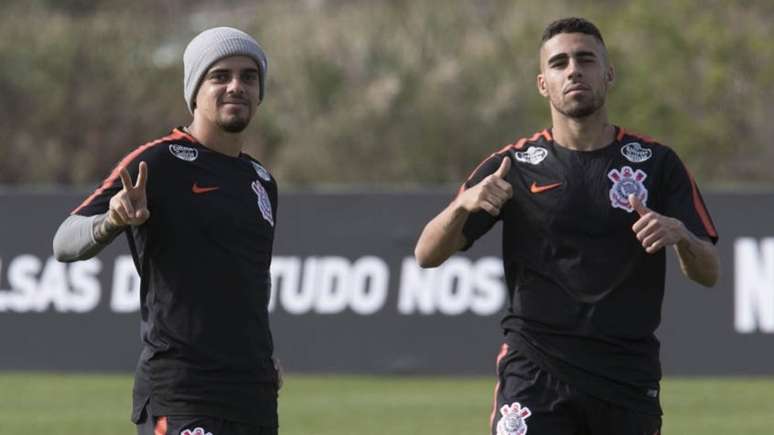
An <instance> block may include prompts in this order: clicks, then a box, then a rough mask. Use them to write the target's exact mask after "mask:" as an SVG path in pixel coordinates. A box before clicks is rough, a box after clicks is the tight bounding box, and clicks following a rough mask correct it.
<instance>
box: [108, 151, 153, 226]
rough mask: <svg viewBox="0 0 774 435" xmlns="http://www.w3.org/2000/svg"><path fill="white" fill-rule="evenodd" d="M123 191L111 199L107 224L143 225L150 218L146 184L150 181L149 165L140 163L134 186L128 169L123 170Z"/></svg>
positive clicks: (121, 173)
mask: <svg viewBox="0 0 774 435" xmlns="http://www.w3.org/2000/svg"><path fill="white" fill-rule="evenodd" d="M120 175H121V183H122V184H123V189H121V190H120V191H119V192H118V193H116V194H115V195H113V197H112V198H110V209H109V210H108V213H107V218H106V223H107V224H108V225H111V226H114V227H125V226H127V225H142V224H143V223H145V221H147V220H148V218H149V217H150V212H149V211H148V201H147V197H146V196H145V183H146V182H147V181H148V165H147V164H146V163H145V162H140V173H139V175H138V176H137V182H136V183H134V185H132V177H131V176H130V175H129V171H127V170H126V168H121V172H120Z"/></svg>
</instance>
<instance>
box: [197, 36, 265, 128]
mask: <svg viewBox="0 0 774 435" xmlns="http://www.w3.org/2000/svg"><path fill="white" fill-rule="evenodd" d="M229 56H247V57H251V58H252V59H253V60H255V63H256V64H257V65H258V72H259V74H260V83H259V86H260V99H261V100H263V95H264V87H265V85H266V70H267V69H268V67H269V66H268V61H267V60H266V54H265V53H264V52H263V49H262V48H261V46H260V45H258V43H257V42H256V41H255V39H253V37H252V36H250V35H248V34H247V33H245V32H243V31H241V30H237V29H234V28H232V27H215V28H212V29H208V30H205V31H204V32H202V33H200V34H199V35H197V36H196V37H195V38H194V39H193V40H191V42H190V43H189V44H188V47H186V48H185V53H183V69H184V70H185V73H184V77H183V89H184V93H185V102H186V104H187V105H188V110H189V111H190V112H191V113H193V111H194V104H195V103H196V92H197V91H198V90H199V85H201V83H202V77H203V76H204V74H205V73H206V72H207V70H208V69H209V68H210V67H211V66H212V64H213V63H215V62H217V61H219V60H220V59H223V58H224V57H229Z"/></svg>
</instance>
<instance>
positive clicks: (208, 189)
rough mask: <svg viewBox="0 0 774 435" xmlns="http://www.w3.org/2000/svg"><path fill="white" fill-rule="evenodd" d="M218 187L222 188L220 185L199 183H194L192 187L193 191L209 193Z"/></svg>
mask: <svg viewBox="0 0 774 435" xmlns="http://www.w3.org/2000/svg"><path fill="white" fill-rule="evenodd" d="M218 189H220V187H218V186H213V187H200V186H199V185H197V184H196V183H194V184H193V186H192V187H191V192H193V193H207V192H212V191H213V190H218Z"/></svg>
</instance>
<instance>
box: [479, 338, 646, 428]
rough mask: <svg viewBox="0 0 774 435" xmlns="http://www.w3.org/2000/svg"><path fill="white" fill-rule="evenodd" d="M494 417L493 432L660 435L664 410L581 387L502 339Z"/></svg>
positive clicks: (493, 410)
mask: <svg viewBox="0 0 774 435" xmlns="http://www.w3.org/2000/svg"><path fill="white" fill-rule="evenodd" d="M497 380H498V382H497V386H496V387H495V398H494V406H493V409H492V415H491V417H490V428H491V433H492V435H527V434H529V435H659V434H660V433H661V416H658V415H648V414H643V413H638V412H636V411H634V410H630V409H626V408H623V407H620V406H616V405H615V404H613V403H610V402H607V401H604V400H600V399H597V398H596V397H592V396H589V395H588V394H585V393H583V392H580V391H578V390H577V389H575V388H573V387H572V386H570V385H567V384H566V383H564V382H562V381H560V380H559V379H557V378H556V377H555V376H553V375H552V374H551V373H548V372H546V371H545V370H542V369H541V368H540V367H538V366H536V365H535V364H534V363H532V361H530V360H528V359H527V358H526V357H525V356H524V355H523V353H521V352H519V351H518V350H517V349H514V348H512V347H510V346H509V345H508V344H503V346H502V348H501V351H500V354H499V355H498V357H497Z"/></svg>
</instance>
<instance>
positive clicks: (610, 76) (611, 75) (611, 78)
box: [607, 65, 615, 86]
mask: <svg viewBox="0 0 774 435" xmlns="http://www.w3.org/2000/svg"><path fill="white" fill-rule="evenodd" d="M607 83H608V85H611V86H612V85H613V83H615V68H613V65H610V66H608V67H607Z"/></svg>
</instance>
